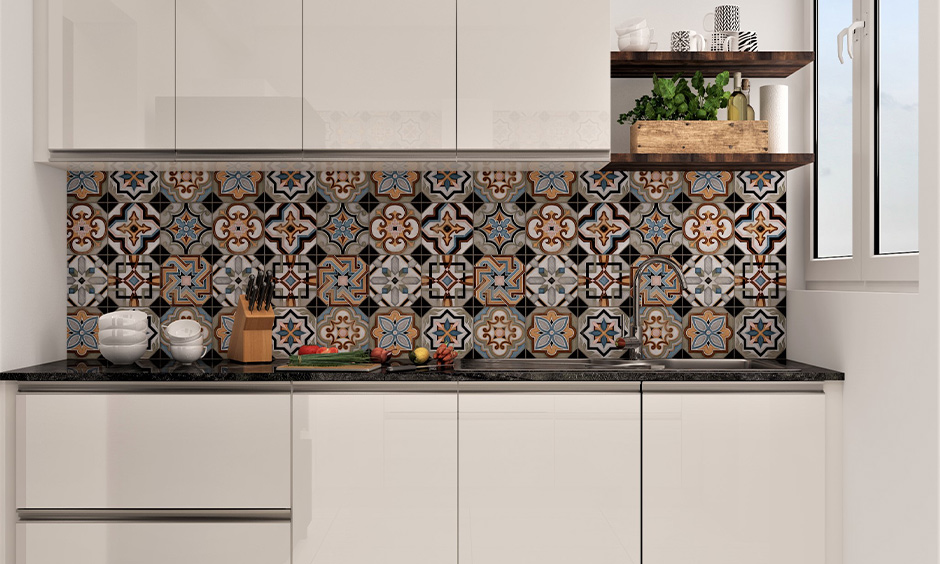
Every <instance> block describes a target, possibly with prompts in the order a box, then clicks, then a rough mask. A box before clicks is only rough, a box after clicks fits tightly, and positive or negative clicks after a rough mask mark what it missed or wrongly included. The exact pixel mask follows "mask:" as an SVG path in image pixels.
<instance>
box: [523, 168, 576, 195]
mask: <svg viewBox="0 0 940 564" xmlns="http://www.w3.org/2000/svg"><path fill="white" fill-rule="evenodd" d="M574 179H575V176H574V173H573V172H571V171H563V172H559V171H550V170H549V171H533V172H530V173H529V182H530V185H531V186H532V192H531V194H532V197H533V198H535V200H536V201H537V202H565V201H568V200H570V199H571V196H573V195H574V193H575V189H576V188H575V186H574Z"/></svg>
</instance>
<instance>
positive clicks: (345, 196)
mask: <svg viewBox="0 0 940 564" xmlns="http://www.w3.org/2000/svg"><path fill="white" fill-rule="evenodd" d="M368 191H369V173H368V172H363V171H361V170H353V171H344V170H339V171H334V170H329V171H323V172H320V173H318V174H317V192H319V193H320V195H321V196H323V197H324V198H325V199H326V201H328V202H335V203H338V204H348V203H351V202H358V201H359V200H361V199H362V197H363V196H365V195H366V192H368Z"/></svg>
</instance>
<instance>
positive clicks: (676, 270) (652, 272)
mask: <svg viewBox="0 0 940 564" xmlns="http://www.w3.org/2000/svg"><path fill="white" fill-rule="evenodd" d="M645 258H646V257H641V258H640V259H638V260H637V261H636V263H634V265H633V268H637V267H638V265H639V264H640V263H642V262H643V260H645ZM672 264H673V265H675V266H667V265H665V264H663V263H661V262H660V263H653V264H649V265H647V266H646V268H644V269H643V271H642V272H640V273H639V275H638V278H637V285H638V286H637V297H638V299H639V300H640V306H641V307H646V306H671V305H673V304H675V303H676V302H677V301H679V298H681V297H682V285H681V284H682V282H681V280H680V278H679V277H680V276H682V268H681V267H680V266H679V265H677V264H675V262H673V263H672Z"/></svg>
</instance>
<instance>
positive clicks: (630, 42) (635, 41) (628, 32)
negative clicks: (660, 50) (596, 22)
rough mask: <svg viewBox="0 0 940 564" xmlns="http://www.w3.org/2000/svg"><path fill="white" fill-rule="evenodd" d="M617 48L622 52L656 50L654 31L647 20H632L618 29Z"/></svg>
mask: <svg viewBox="0 0 940 564" xmlns="http://www.w3.org/2000/svg"><path fill="white" fill-rule="evenodd" d="M616 32H617V38H618V39H617V46H618V47H619V48H620V50H621V51H650V50H655V49H656V45H657V44H656V43H654V42H653V41H652V40H653V29H652V28H650V27H649V26H648V25H647V23H646V18H630V19H629V20H627V21H625V22H623V23H622V24H620V25H618V26H617V27H616Z"/></svg>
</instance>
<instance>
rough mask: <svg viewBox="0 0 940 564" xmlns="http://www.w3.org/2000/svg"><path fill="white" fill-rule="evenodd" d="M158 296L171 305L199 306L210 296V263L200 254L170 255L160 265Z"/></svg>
mask: <svg viewBox="0 0 940 564" xmlns="http://www.w3.org/2000/svg"><path fill="white" fill-rule="evenodd" d="M160 296H161V297H163V300H164V301H166V303H168V304H169V305H171V306H201V305H203V304H205V303H206V302H207V301H209V298H211V297H212V265H211V264H209V261H207V260H206V259H204V258H202V257H200V256H182V257H180V256H172V257H170V258H168V259H167V260H166V261H164V263H163V266H161V267H160Z"/></svg>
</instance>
